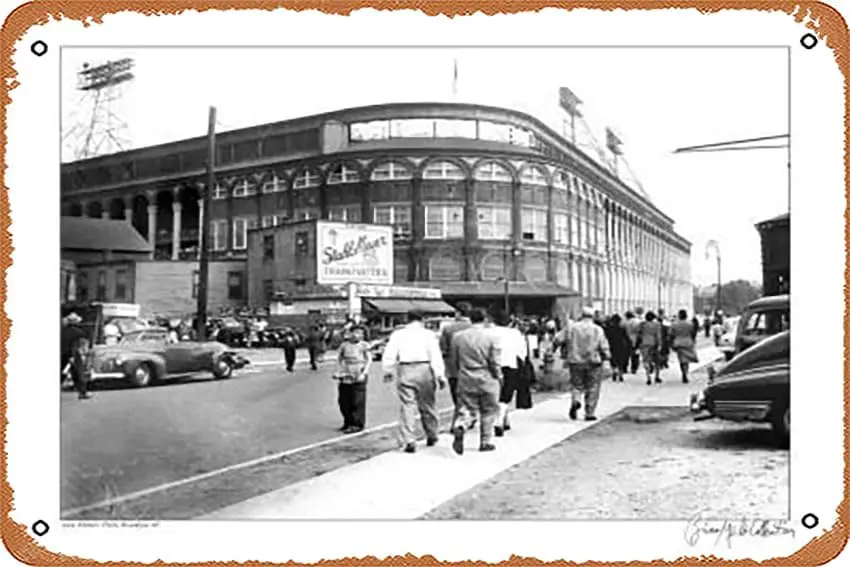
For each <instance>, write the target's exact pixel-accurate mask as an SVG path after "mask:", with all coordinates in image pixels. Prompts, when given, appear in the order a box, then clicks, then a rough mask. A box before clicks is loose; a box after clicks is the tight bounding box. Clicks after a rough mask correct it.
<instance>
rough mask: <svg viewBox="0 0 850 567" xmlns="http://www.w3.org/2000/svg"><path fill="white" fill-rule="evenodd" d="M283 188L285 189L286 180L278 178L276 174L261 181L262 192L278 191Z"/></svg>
mask: <svg viewBox="0 0 850 567" xmlns="http://www.w3.org/2000/svg"><path fill="white" fill-rule="evenodd" d="M284 190H286V181H284V180H283V179H280V178H278V176H277V174H275V175H274V176H273V177H272V178H271V179H269V180H268V181H266V182H265V183H263V193H279V192H281V191H284Z"/></svg>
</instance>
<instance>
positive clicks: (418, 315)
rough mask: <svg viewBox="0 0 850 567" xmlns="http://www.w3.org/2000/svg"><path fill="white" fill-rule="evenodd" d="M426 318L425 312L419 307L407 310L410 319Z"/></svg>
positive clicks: (419, 319)
mask: <svg viewBox="0 0 850 567" xmlns="http://www.w3.org/2000/svg"><path fill="white" fill-rule="evenodd" d="M424 318H425V314H424V313H423V312H422V311H420V310H419V309H411V310H410V311H408V312H407V320H408V321H421V320H422V319H424Z"/></svg>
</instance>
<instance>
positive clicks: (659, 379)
mask: <svg viewBox="0 0 850 567" xmlns="http://www.w3.org/2000/svg"><path fill="white" fill-rule="evenodd" d="M655 383H656V384H661V378H659V377H657V376H656V377H655Z"/></svg>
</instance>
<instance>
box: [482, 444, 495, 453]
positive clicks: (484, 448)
mask: <svg viewBox="0 0 850 567" xmlns="http://www.w3.org/2000/svg"><path fill="white" fill-rule="evenodd" d="M478 450H479V451H482V452H486V451H495V450H496V446H495V445H493V444H492V443H485V444H484V445H481V447H480V448H479V449H478Z"/></svg>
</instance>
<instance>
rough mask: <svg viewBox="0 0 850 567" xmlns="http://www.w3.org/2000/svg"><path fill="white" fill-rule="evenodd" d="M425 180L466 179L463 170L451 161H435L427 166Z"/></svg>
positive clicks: (423, 173) (423, 174)
mask: <svg viewBox="0 0 850 567" xmlns="http://www.w3.org/2000/svg"><path fill="white" fill-rule="evenodd" d="M422 177H423V179H466V175H465V174H464V173H463V170H462V169H461V168H460V167H459V166H457V165H455V164H453V163H452V162H450V161H433V162H431V163H429V164H428V165H427V166H425V171H423V172H422Z"/></svg>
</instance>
